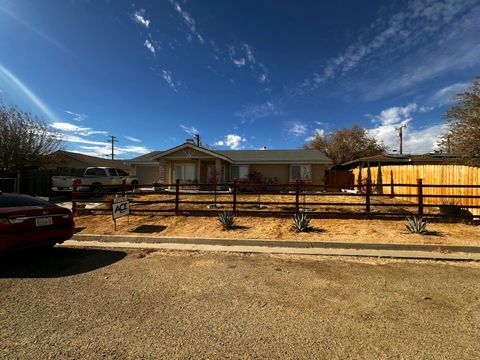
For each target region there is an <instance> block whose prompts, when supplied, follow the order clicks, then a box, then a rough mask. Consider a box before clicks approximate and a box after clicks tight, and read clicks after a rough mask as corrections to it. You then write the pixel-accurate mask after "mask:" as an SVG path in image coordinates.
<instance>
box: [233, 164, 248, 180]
mask: <svg viewBox="0 0 480 360" xmlns="http://www.w3.org/2000/svg"><path fill="white" fill-rule="evenodd" d="M234 167H238V179H237V180H247V179H248V175H249V174H250V165H231V166H230V179H231V180H234V179H235V178H234V177H233V174H232V173H233V168H234ZM240 168H247V172H246V175H245V177H243V178H242V177H241V176H240Z"/></svg>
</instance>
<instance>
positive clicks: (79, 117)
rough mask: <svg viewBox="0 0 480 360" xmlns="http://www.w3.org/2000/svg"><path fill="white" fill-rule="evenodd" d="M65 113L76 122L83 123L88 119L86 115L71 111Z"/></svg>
mask: <svg viewBox="0 0 480 360" xmlns="http://www.w3.org/2000/svg"><path fill="white" fill-rule="evenodd" d="M64 111H65V113H67V114H68V115H70V116H71V118H72V120H75V121H83V120H85V119H86V118H88V116H87V115H85V114H79V113H76V112H73V111H70V110H64Z"/></svg>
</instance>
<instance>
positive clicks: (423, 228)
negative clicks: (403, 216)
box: [405, 216, 427, 234]
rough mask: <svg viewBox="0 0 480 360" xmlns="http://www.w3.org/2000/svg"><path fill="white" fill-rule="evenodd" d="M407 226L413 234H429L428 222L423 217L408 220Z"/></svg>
mask: <svg viewBox="0 0 480 360" xmlns="http://www.w3.org/2000/svg"><path fill="white" fill-rule="evenodd" d="M405 226H406V227H407V229H408V230H409V231H410V232H411V233H412V234H426V233H427V221H426V220H424V219H423V218H422V217H421V216H418V217H417V216H413V217H411V218H407V223H406V224H405Z"/></svg>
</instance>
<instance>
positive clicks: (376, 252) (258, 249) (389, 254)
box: [59, 240, 480, 261]
mask: <svg viewBox="0 0 480 360" xmlns="http://www.w3.org/2000/svg"><path fill="white" fill-rule="evenodd" d="M360 245H361V244H360ZM59 246H65V247H94V248H126V249H154V250H177V251H220V252H236V253H263V254H292V255H324V256H325V255H327V256H364V257H382V258H399V259H429V260H456V261H480V253H466V252H455V253H452V252H444V251H442V252H438V251H426V250H399V249H393V250H392V249H391V250H388V249H387V250H386V249H373V248H363V249H361V248H356V249H353V248H339V247H335V248H331V247H308V248H301V247H287V246H257V245H240V244H239V245H215V244H195V243H188V244H187V243H172V242H161V243H158V242H157V243H154V242H124V241H90V240H81V241H78V240H68V241H66V242H65V243H63V244H62V245H59ZM437 248H438V247H437Z"/></svg>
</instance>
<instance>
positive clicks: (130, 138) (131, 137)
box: [123, 135, 142, 143]
mask: <svg viewBox="0 0 480 360" xmlns="http://www.w3.org/2000/svg"><path fill="white" fill-rule="evenodd" d="M123 137H124V138H125V139H127V140H130V141H133V142H136V143H139V142H142V140H140V139H138V138H136V137H133V136H127V135H123Z"/></svg>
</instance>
